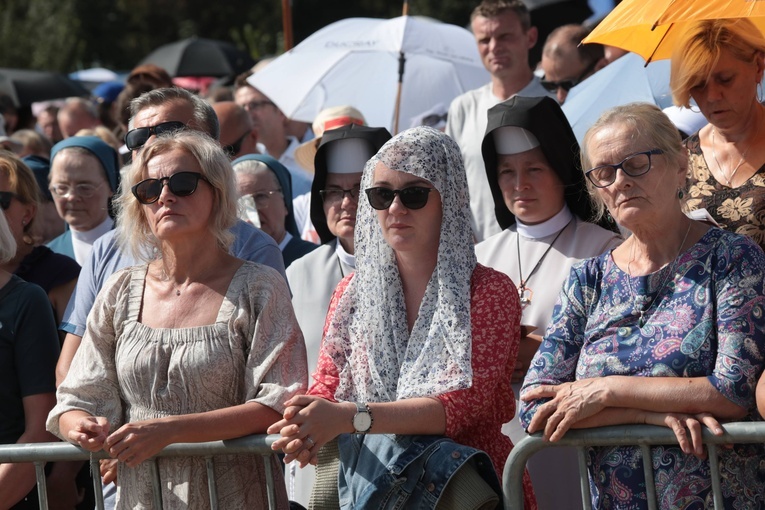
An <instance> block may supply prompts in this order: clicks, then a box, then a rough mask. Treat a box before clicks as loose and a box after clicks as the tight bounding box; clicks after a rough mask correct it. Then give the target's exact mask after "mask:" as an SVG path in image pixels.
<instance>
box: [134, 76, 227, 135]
mask: <svg viewBox="0 0 765 510" xmlns="http://www.w3.org/2000/svg"><path fill="white" fill-rule="evenodd" d="M174 101H177V102H184V101H185V102H187V103H189V104H190V105H191V106H192V108H193V109H194V123H195V124H196V126H192V127H196V128H197V129H199V130H201V131H204V132H205V133H207V135H208V136H210V137H211V138H212V139H214V140H216V141H218V140H220V124H219V123H218V116H217V115H216V114H215V110H213V107H212V105H211V104H210V103H208V102H207V101H205V100H204V99H202V98H201V97H199V96H196V95H194V94H192V93H191V92H189V91H188V90H186V89H182V88H180V87H170V88H163V89H154V90H150V91H148V92H144V93H143V94H141V95H140V96H138V97H137V98H135V99H133V100H132V101H130V121H128V130H130V129H133V121H134V119H135V116H136V115H138V113H139V112H140V111H141V110H143V109H145V108H149V107H150V106H160V105H163V104H167V103H171V102H174Z"/></svg>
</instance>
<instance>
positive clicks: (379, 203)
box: [364, 186, 434, 211]
mask: <svg viewBox="0 0 765 510" xmlns="http://www.w3.org/2000/svg"><path fill="white" fill-rule="evenodd" d="M433 189H434V188H426V187H424V186H410V187H408V188H404V189H390V188H383V187H377V188H367V189H366V190H364V191H365V193H366V194H367V198H368V199H369V205H371V206H372V208H373V209H377V210H378V211H382V210H385V209H387V208H389V207H390V205H391V204H392V203H393V200H395V198H396V195H398V198H399V200H401V203H402V204H403V205H404V207H406V208H407V209H422V208H423V207H425V204H427V203H428V196H430V192H431V191H433Z"/></svg>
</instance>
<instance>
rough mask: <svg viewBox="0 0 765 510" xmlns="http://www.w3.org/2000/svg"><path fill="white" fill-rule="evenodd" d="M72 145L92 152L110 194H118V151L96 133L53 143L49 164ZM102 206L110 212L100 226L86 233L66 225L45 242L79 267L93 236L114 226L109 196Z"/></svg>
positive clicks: (88, 252) (93, 240)
mask: <svg viewBox="0 0 765 510" xmlns="http://www.w3.org/2000/svg"><path fill="white" fill-rule="evenodd" d="M71 147H79V148H82V149H85V150H87V151H88V152H89V153H90V154H92V155H93V156H94V157H95V158H96V159H97V160H98V161H99V162H100V163H101V168H102V169H103V171H104V174H105V176H106V181H107V182H108V183H109V188H110V189H111V191H112V193H117V190H118V189H119V184H120V172H119V168H120V166H119V156H118V154H117V151H115V150H114V149H113V148H112V147H111V146H109V145H108V144H107V143H106V142H104V141H103V140H101V139H100V138H98V137H97V136H73V137H70V138H67V139H65V140H62V141H60V142H59V143H57V144H56V145H54V146H53V149H52V150H51V153H50V163H51V165H53V161H54V160H55V159H56V156H57V155H58V154H59V153H60V152H61V151H62V150H65V149H68V148H71ZM104 205H105V206H106V207H108V209H109V213H110V215H107V217H106V219H105V220H104V221H103V222H102V223H101V224H100V225H97V226H96V227H95V228H93V229H91V230H89V231H87V232H80V231H74V230H72V229H71V228H69V227H68V226H67V230H66V231H65V232H64V233H63V234H61V235H60V236H58V237H56V238H55V239H53V240H52V241H50V242H49V243H48V248H50V249H51V250H53V251H54V252H56V253H60V254H62V255H66V256H67V257H70V258H73V259H74V260H76V261H77V263H78V264H80V265H81V266H82V265H83V264H84V263H85V260H87V258H88V257H89V256H90V250H91V248H92V246H93V243H94V242H95V241H96V239H98V238H99V237H101V236H102V235H104V234H105V233H107V232H108V231H110V230H111V229H112V228H114V220H113V219H112V216H111V199H109V203H108V204H104Z"/></svg>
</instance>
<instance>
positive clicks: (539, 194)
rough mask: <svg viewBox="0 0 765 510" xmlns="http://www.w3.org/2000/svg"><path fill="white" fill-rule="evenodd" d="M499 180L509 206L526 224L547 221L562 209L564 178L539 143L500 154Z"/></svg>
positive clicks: (506, 203) (498, 162) (503, 196)
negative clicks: (518, 150) (523, 150)
mask: <svg viewBox="0 0 765 510" xmlns="http://www.w3.org/2000/svg"><path fill="white" fill-rule="evenodd" d="M497 183H498V184H499V189H501V190H502V198H504V200H505V205H506V206H507V208H508V209H510V212H511V213H513V214H514V215H515V217H516V218H518V219H519V220H521V221H522V222H523V223H526V224H527V225H533V224H536V223H541V222H543V221H547V220H549V219H550V218H552V217H553V216H555V215H556V214H558V213H559V212H560V210H561V209H563V203H564V198H563V182H561V180H560V178H559V177H558V174H556V173H555V170H553V168H552V167H551V166H550V164H549V163H548V162H547V158H546V157H545V154H544V152H542V149H541V148H540V147H536V148H534V149H531V150H528V151H525V152H521V153H519V154H509V155H505V154H503V155H499V156H498V157H497Z"/></svg>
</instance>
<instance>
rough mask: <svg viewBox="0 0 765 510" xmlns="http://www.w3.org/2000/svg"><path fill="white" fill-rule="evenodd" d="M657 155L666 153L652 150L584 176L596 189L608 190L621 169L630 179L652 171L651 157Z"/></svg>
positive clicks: (599, 167)
mask: <svg viewBox="0 0 765 510" xmlns="http://www.w3.org/2000/svg"><path fill="white" fill-rule="evenodd" d="M655 154H664V151H663V150H661V149H651V150H650V151H643V152H636V153H635V154H630V155H629V156H627V157H626V158H624V159H623V160H622V161H621V162H620V163H617V164H615V165H601V166H596V167H595V168H592V169H590V170H587V171H586V172H585V173H584V175H586V176H587V178H588V179H589V180H590V182H591V183H592V185H593V186H595V187H596V188H606V187H608V186H610V185H612V184H613V183H614V181H615V180H616V171H617V170H618V169H619V168H621V169H622V171H623V172H624V173H625V174H627V175H629V176H630V177H639V176H641V175H643V174H645V173H648V170H650V169H651V156H652V155H655Z"/></svg>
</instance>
